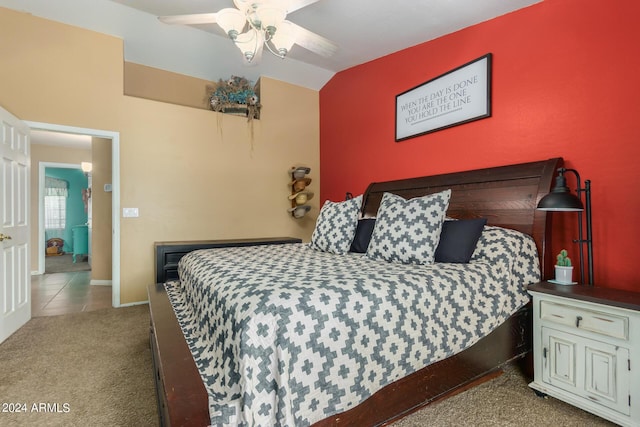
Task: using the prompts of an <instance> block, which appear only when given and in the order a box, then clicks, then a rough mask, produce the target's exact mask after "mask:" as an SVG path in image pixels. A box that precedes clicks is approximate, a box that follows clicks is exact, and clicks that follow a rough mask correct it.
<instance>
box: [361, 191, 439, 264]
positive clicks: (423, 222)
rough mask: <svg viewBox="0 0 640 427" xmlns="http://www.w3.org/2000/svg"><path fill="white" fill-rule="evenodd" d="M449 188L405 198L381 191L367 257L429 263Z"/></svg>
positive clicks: (411, 262) (436, 242) (434, 248)
mask: <svg viewBox="0 0 640 427" xmlns="http://www.w3.org/2000/svg"><path fill="white" fill-rule="evenodd" d="M450 198H451V190H445V191H442V192H440V193H435V194H430V195H428V196H424V197H416V198H414V199H410V200H405V199H404V198H402V197H400V196H397V195H395V194H391V193H384V194H383V195H382V201H381V202H380V208H379V209H378V213H377V217H378V219H377V220H376V225H375V228H374V229H373V234H372V236H371V242H370V243H369V247H368V248H367V257H369V258H371V259H381V260H385V261H389V262H400V263H403V264H432V263H433V262H434V255H435V252H436V248H437V247H438V242H439V241H440V232H441V230H442V223H443V221H444V217H445V214H446V212H447V209H448V207H449V199H450Z"/></svg>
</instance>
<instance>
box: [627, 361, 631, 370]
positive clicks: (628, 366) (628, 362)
mask: <svg viewBox="0 0 640 427" xmlns="http://www.w3.org/2000/svg"><path fill="white" fill-rule="evenodd" d="M627 368H628V370H631V359H627Z"/></svg>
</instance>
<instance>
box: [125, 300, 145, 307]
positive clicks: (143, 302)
mask: <svg viewBox="0 0 640 427" xmlns="http://www.w3.org/2000/svg"><path fill="white" fill-rule="evenodd" d="M142 304H149V301H137V302H128V303H126V304H120V307H132V306H134V305H142Z"/></svg>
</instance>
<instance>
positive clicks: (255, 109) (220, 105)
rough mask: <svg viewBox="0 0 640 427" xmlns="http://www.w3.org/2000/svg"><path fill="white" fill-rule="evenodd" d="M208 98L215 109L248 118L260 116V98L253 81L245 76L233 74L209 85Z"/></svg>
mask: <svg viewBox="0 0 640 427" xmlns="http://www.w3.org/2000/svg"><path fill="white" fill-rule="evenodd" d="M207 100H208V102H209V107H210V108H211V109H212V110H213V111H217V112H221V113H229V114H237V115H246V117H247V120H249V121H251V120H253V119H259V118H260V107H261V105H260V99H259V98H258V95H257V94H256V92H255V90H254V88H253V86H252V85H251V82H250V81H249V80H247V79H246V78H244V77H238V76H231V78H230V79H228V80H222V79H220V80H219V81H218V83H217V84H216V85H214V86H212V85H209V86H207Z"/></svg>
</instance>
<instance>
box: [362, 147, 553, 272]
mask: <svg viewBox="0 0 640 427" xmlns="http://www.w3.org/2000/svg"><path fill="white" fill-rule="evenodd" d="M561 166H562V158H554V159H549V160H544V161H538V162H530V163H521V164H517V165H509V166H499V167H494V168H486V169H476V170H471V171H464V172H454V173H449V174H444V175H434V176H424V177H420V178H408V179H400V180H396V181H387V182H380V183H376V182H374V183H372V184H370V185H369V187H368V188H367V191H366V192H365V193H364V199H363V206H362V213H363V216H364V217H365V218H367V217H374V216H375V215H376V213H377V211H378V207H379V206H380V201H381V200H382V195H383V193H385V192H389V193H394V194H397V195H399V196H402V197H404V198H406V199H409V198H412V197H419V196H424V195H427V194H432V193H437V192H439V191H443V190H446V189H451V201H450V202H449V210H448V211H447V216H450V217H452V218H458V219H466V218H487V223H488V224H490V225H496V226H500V227H505V228H512V229H515V230H518V231H521V232H523V233H526V234H529V235H531V236H532V237H533V239H534V240H535V242H536V246H537V248H538V254H539V256H540V267H541V269H542V277H543V278H549V277H552V270H553V264H554V261H553V259H552V254H551V252H550V251H549V250H547V248H548V247H549V245H548V242H549V238H550V234H551V224H550V219H549V218H548V215H547V212H545V211H538V210H536V206H537V205H538V202H539V201H540V199H541V198H542V197H543V196H544V195H546V194H547V193H548V192H549V190H550V189H551V183H552V181H553V179H554V177H555V175H556V171H557V169H558V168H559V167H561Z"/></svg>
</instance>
